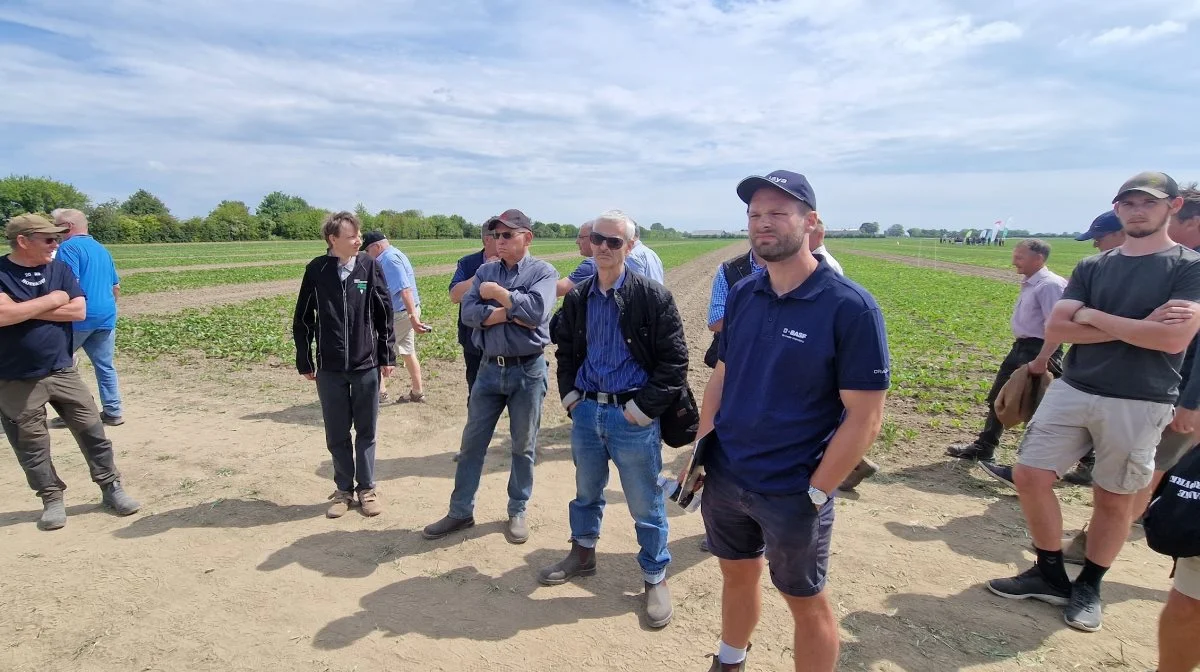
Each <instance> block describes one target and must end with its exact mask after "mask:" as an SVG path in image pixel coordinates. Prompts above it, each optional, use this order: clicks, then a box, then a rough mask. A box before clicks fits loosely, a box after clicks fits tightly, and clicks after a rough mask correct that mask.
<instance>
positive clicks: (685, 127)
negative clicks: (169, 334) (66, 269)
mask: <svg viewBox="0 0 1200 672" xmlns="http://www.w3.org/2000/svg"><path fill="white" fill-rule="evenodd" d="M1147 1H1148V2H1151V1H1154V2H1157V0H1147ZM960 4H963V5H965V3H960ZM450 5H452V6H450ZM1088 6H1089V5H1086V4H1081V5H1080V6H1079V7H1077V8H1075V9H1074V10H1073V12H1072V16H1071V19H1072V20H1071V21H1070V22H1069V25H1070V26H1071V30H1080V29H1083V30H1086V29H1088V28H1089V27H1090V28H1091V29H1092V30H1093V31H1095V30H1098V28H1096V27H1093V26H1099V25H1112V23H1111V22H1110V21H1109V18H1110V17H1108V16H1107V15H1105V16H1102V17H1097V19H1096V21H1094V22H1091V23H1089V22H1088V21H1087V20H1086V19H1087V17H1088V14H1087V12H1088V9H1087V7H1088ZM1097 11H1100V10H1097ZM1163 11H1166V10H1165V9H1164V10H1163ZM1054 15H1055V14H1054V12H1052V11H1050V10H1048V9H1046V8H1045V7H1043V6H1041V5H1037V4H1032V3H1031V4H1029V5H1028V6H1023V7H1022V9H1021V10H1020V11H1018V12H1013V13H1011V14H1009V15H1004V14H1002V13H998V12H997V11H996V10H989V13H988V14H986V15H982V14H972V13H970V12H968V11H967V9H966V7H964V6H955V4H954V3H950V2H943V1H941V0H913V2H910V3H903V4H893V3H885V2H881V1H879V0H851V1H847V2H827V1H818V0H755V1H749V0H659V1H656V2H652V1H651V0H639V1H637V2H634V3H632V4H630V3H596V2H583V0H563V1H561V2H549V1H547V0H544V1H541V2H534V1H533V0H530V1H529V2H522V3H503V4H498V3H485V2H482V0H479V1H477V2H456V3H449V4H448V5H447V6H441V5H433V4H430V3H418V2H415V1H410V2H397V3H375V2H366V1H365V0H361V1H356V2H353V3H342V2H337V1H336V0H303V2H284V1H283V0H276V1H269V0H262V1H260V2H257V3H250V4H248V5H247V4H245V3H241V2H237V3H235V2H233V1H232V0H217V1H214V2H212V3H206V4H205V6H204V8H203V9H198V8H193V7H191V6H188V5H179V4H177V3H157V2H148V1H147V0H109V1H108V2H103V3H101V2H99V1H81V2H78V3H74V4H73V5H72V7H71V8H70V10H69V11H68V10H66V9H61V10H55V9H54V8H53V6H46V5H45V4H44V3H36V4H35V3H33V2H26V3H23V4H22V3H9V4H5V5H3V6H0V81H4V82H5V83H6V87H5V88H6V95H5V96H3V97H0V119H3V121H0V135H3V136H4V137H6V138H9V140H7V141H6V142H4V143H0V160H3V163H4V164H5V165H6V166H10V167H11V168H10V169H11V170H15V171H17V172H32V173H38V174H52V175H55V176H59V177H62V178H64V179H70V180H72V181H74V182H75V183H76V184H77V186H79V187H81V188H83V189H84V190H86V191H88V192H89V193H92V194H93V195H94V196H96V197H97V198H104V197H108V196H117V197H122V198H123V197H124V196H126V195H127V194H128V193H130V192H132V191H133V190H135V189H137V188H139V187H143V186H145V187H147V188H150V189H151V190H152V191H154V192H155V193H156V194H158V195H159V196H161V197H162V198H163V199H164V200H166V201H167V202H168V204H170V205H171V206H172V207H173V208H174V209H175V210H176V211H178V212H180V213H181V214H203V213H204V212H205V211H207V210H208V209H209V208H211V207H212V206H213V205H215V204H216V203H217V202H218V201H220V200H223V199H225V198H237V199H243V200H246V201H247V202H248V203H250V205H252V206H253V205H254V204H256V203H257V202H258V200H259V199H260V198H261V197H262V195H263V194H266V193H268V192H270V191H273V190H276V189H281V190H284V191H288V192H292V193H297V194H299V195H302V196H304V197H305V198H306V199H308V200H309V201H310V202H313V203H316V204H320V205H323V206H327V207H350V206H352V205H353V204H354V203H356V202H359V201H362V202H363V203H365V204H366V205H367V206H368V207H370V208H372V209H381V208H393V209H406V208H409V207H415V208H420V209H424V210H426V211H431V212H432V211H448V212H458V213H461V214H463V215H464V216H467V217H468V218H473V219H482V218H483V217H484V216H486V215H488V214H491V213H494V212H496V211H497V209H498V208H501V207H510V206H512V205H516V206H519V207H522V208H524V209H527V211H528V212H530V214H531V215H533V216H535V217H537V218H539V219H543V220H557V221H575V220H582V219H585V218H587V217H589V216H590V215H592V214H594V212H596V211H599V210H601V209H605V208H608V207H622V208H625V209H627V210H630V211H631V212H636V213H638V214H636V215H635V216H638V218H639V219H642V220H646V221H663V222H664V223H669V224H672V225H676V226H682V227H686V228H714V227H721V226H727V225H728V226H740V224H741V222H740V217H741V208H740V203H739V202H738V201H736V198H735V197H733V196H732V185H733V184H734V183H736V181H737V179H738V178H740V177H741V176H743V175H745V174H747V173H749V172H765V171H768V170H771V169H773V168H777V167H785V166H786V167H792V168H796V169H801V170H804V171H806V172H808V173H809V174H810V175H811V176H812V177H813V181H814V183H815V184H817V185H818V197H819V198H820V197H821V193H820V192H821V189H830V190H831V191H830V193H831V194H835V196H833V197H831V198H828V199H822V202H823V205H822V209H823V210H826V209H827V208H828V207H836V208H838V211H835V212H823V215H824V216H826V218H827V219H831V220H838V219H841V218H842V217H846V218H849V219H854V218H860V217H861V218H862V219H868V220H876V219H877V220H880V221H883V219H885V218H886V217H885V215H884V214H883V213H885V212H888V211H892V210H896V209H897V208H898V207H899V206H898V205H897V204H896V203H895V202H893V201H892V200H891V198H892V197H891V195H890V194H889V196H888V198H882V197H877V196H876V194H882V193H885V192H886V191H887V190H886V189H882V188H878V187H877V186H876V185H884V184H897V185H900V184H912V183H911V182H908V181H906V180H907V178H906V177H905V176H909V175H911V176H919V178H920V179H919V180H917V181H918V182H919V183H922V184H924V183H928V182H929V181H930V180H931V179H933V176H936V175H954V176H957V175H966V176H968V177H966V178H964V179H965V180H966V181H967V182H971V184H973V185H974V186H968V185H966V184H965V183H963V184H964V186H963V187H962V193H971V194H975V201H974V202H975V203H976V206H977V209H978V211H979V213H980V214H979V216H981V217H991V218H992V219H994V217H995V215H993V214H986V215H985V214H983V213H984V212H991V210H993V209H995V205H996V204H1002V203H1004V202H1005V201H1006V200H1007V199H1008V198H1010V197H1011V196H1010V195H1008V194H1004V193H999V192H992V191H991V190H990V189H989V187H988V183H989V180H991V177H992V176H995V175H1002V176H1003V177H1004V179H1009V178H1012V179H1013V180H1015V183H1019V182H1020V179H1019V178H1020V175H1022V174H1034V172H1037V171H1042V173H1043V174H1044V173H1051V172H1063V173H1064V174H1067V173H1071V171H1077V170H1079V169H1080V168H1081V167H1083V166H1088V167H1095V166H1101V165H1104V164H1106V163H1112V162H1113V161H1114V160H1113V158H1112V157H1113V156H1114V155H1121V158H1120V161H1119V162H1118V165H1115V166H1113V167H1112V169H1111V171H1108V172H1105V171H1101V172H1103V173H1104V175H1106V179H1105V182H1106V183H1107V182H1111V181H1113V180H1116V181H1117V182H1119V181H1120V179H1123V177H1124V176H1125V174H1126V173H1133V172H1137V170H1140V169H1142V168H1143V167H1146V166H1163V165H1171V161H1169V160H1167V159H1169V158H1171V157H1172V156H1173V155H1167V154H1160V155H1144V156H1143V155H1137V156H1126V155H1123V153H1122V152H1123V150H1122V147H1123V144H1122V143H1123V141H1124V139H1125V138H1126V137H1132V136H1134V135H1136V132H1137V131H1136V128H1137V127H1135V126H1133V125H1132V124H1131V120H1139V119H1141V118H1142V116H1143V115H1142V112H1141V109H1140V107H1141V106H1143V105H1153V104H1154V97H1153V95H1150V97H1142V98H1141V99H1139V100H1137V101H1130V100H1128V99H1127V98H1126V96H1125V95H1124V94H1123V93H1120V92H1116V91H1110V90H1109V89H1108V88H1107V86H1098V85H1097V84H1096V83H1094V82H1092V81H1090V80H1089V79H1088V78H1087V77H1086V76H1084V74H1080V73H1074V72H1071V71H1069V70H1068V69H1064V68H1051V67H1046V66H1044V65H1043V64H1042V63H1043V61H1041V60H1040V58H1039V56H1038V55H1039V54H1045V53H1046V52H1050V53H1052V52H1053V50H1054V48H1055V45H1056V44H1058V42H1059V41H1060V40H1061V35H1058V34H1048V33H1050V32H1052V31H1048V30H1047V28H1046V26H1048V25H1051V24H1050V20H1051V19H1052V18H1053V17H1054ZM281 17H286V19H284V18H281ZM4 21H8V22H12V23H10V24H5V23H3V22H4ZM13 24H20V26H27V27H26V28H22V27H20V26H16V25H13ZM1065 25H1068V24H1064V26H1065ZM34 29H37V30H41V31H49V33H52V34H45V33H37V34H30V35H27V36H26V39H21V31H26V32H27V33H28V32H30V31H32V30H34ZM1164 56H1165V55H1164V54H1156V57H1164ZM63 92H75V93H73V94H72V95H70V96H67V98H68V99H69V100H71V101H73V102H75V104H64V103H62V102H60V101H61V100H62V99H63ZM78 92H83V93H82V94H79V93H78ZM1150 93H1151V94H1152V93H1153V92H1150ZM1168 121H1169V120H1168ZM1164 123H1167V122H1164ZM1179 123H1180V124H1182V123H1183V122H1182V121H1180V122H1179ZM1167 125H1168V126H1169V123H1167ZM1143 146H1144V143H1139V144H1138V145H1137V147H1138V151H1144V150H1141V149H1140V148H1141V147H1143ZM1194 150H1195V147H1194V146H1191V147H1189V146H1187V145H1186V144H1185V143H1181V144H1177V145H1174V146H1170V147H1168V148H1166V149H1163V151H1177V152H1179V153H1181V154H1183V155H1189V154H1190V155H1191V156H1194V155H1195V154H1196V152H1195V151H1194ZM1125 161H1140V163H1138V165H1136V166H1129V165H1125V164H1124V162H1125ZM1175 165H1178V162H1176V163H1175ZM1071 174H1073V173H1071ZM1014 176H1015V177H1014ZM955 179H957V177H956V178H955ZM972 181H973V182H972ZM820 185H829V186H828V187H822V186H820ZM853 190H857V191H858V193H859V195H858V196H855V197H852V198H843V197H839V196H836V194H839V193H848V192H849V191H853ZM825 204H828V205H825ZM1085 209H1086V210H1087V211H1089V212H1090V210H1091V209H1093V207H1092V205H1091V204H1089V205H1088V206H1087V208H1085ZM872 211H874V212H875V213H876V214H875V215H874V216H872V215H871V212H872ZM651 213H652V214H651ZM959 216H963V217H966V216H967V215H966V212H965V211H964V212H963V213H958V214H954V215H953V216H952V215H951V214H949V213H947V212H945V211H944V210H943V209H941V208H937V207H934V208H932V209H931V211H930V212H929V213H928V215H927V216H926V217H924V218H923V220H922V221H921V222H914V223H913V224H911V225H936V224H938V223H939V222H942V221H943V220H944V222H943V223H946V225H950V221H949V220H951V219H952V217H953V218H957V217H959ZM731 219H732V220H733V221H732V222H731V221H730V220H731ZM1051 219H1054V218H1051ZM860 221H861V220H860ZM989 221H990V220H989ZM1089 221H1090V220H1089Z"/></svg>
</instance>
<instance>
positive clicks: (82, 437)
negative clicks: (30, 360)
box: [0, 368, 121, 497]
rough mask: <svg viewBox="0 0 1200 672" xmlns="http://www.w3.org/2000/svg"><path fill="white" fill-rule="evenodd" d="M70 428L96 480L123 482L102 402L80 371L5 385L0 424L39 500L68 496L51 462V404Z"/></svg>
mask: <svg viewBox="0 0 1200 672" xmlns="http://www.w3.org/2000/svg"><path fill="white" fill-rule="evenodd" d="M47 403H48V404H50V405H51V406H53V407H54V410H55V411H57V412H58V415H59V417H60V418H62V419H63V421H64V422H66V423H67V427H69V428H70V430H71V434H72V435H74V437H75V442H76V443H77V444H79V449H80V450H81V451H82V452H83V458H84V460H86V461H87V465H88V470H89V471H90V472H91V474H92V480H93V481H95V482H96V483H97V484H99V485H107V484H109V483H112V482H113V481H115V480H117V479H119V478H120V477H121V475H120V473H119V472H117V467H116V465H115V463H114V462H113V449H112V442H111V441H109V440H108V437H107V436H105V434H104V423H102V422H101V421H100V412H99V411H98V410H96V401H95V400H94V399H92V394H91V392H89V391H88V389H87V386H85V385H84V384H83V379H82V378H80V377H79V372H78V371H76V370H75V369H74V368H69V369H60V370H58V371H54V372H52V373H51V374H50V375H48V376H46V377H44V378H33V379H29V380H0V416H2V417H0V424H3V426H4V434H5V435H6V436H7V437H8V442H9V443H10V444H11V445H12V447H13V451H14V452H15V453H16V455H17V462H18V463H19V464H20V465H21V469H23V470H24V471H25V480H27V481H28V482H29V487H30V488H32V489H33V490H34V492H36V493H37V494H38V496H39V497H44V496H46V495H50V494H51V493H56V492H62V491H63V490H65V489H66V487H67V485H66V483H63V481H62V479H60V478H59V477H58V473H57V472H56V471H55V470H54V462H53V461H52V460H51V459H50V432H49V430H48V429H47V428H46V404H47Z"/></svg>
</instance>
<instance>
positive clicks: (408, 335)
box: [393, 306, 421, 357]
mask: <svg viewBox="0 0 1200 672" xmlns="http://www.w3.org/2000/svg"><path fill="white" fill-rule="evenodd" d="M414 312H415V313H416V316H417V319H418V320H419V319H421V307H420V306H417V309H416V311H414ZM393 326H394V327H395V330H396V356H397V357H403V356H404V355H415V354H416V353H417V335H416V333H415V332H414V331H413V326H412V320H410V319H408V311H407V310H401V311H398V312H397V313H396V316H395V322H393Z"/></svg>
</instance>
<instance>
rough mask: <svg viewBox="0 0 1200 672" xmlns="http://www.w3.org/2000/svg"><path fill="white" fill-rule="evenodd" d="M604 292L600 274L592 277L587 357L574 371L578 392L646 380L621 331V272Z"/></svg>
mask: <svg viewBox="0 0 1200 672" xmlns="http://www.w3.org/2000/svg"><path fill="white" fill-rule="evenodd" d="M628 272H629V271H628V269H626V270H623V271H621V277H619V278H617V282H616V283H615V284H614V285H613V288H612V289H610V290H608V291H607V292H603V291H601V290H600V278H599V277H598V276H597V277H596V278H594V279H593V280H592V288H591V290H590V291H589V292H588V298H587V359H585V360H584V362H583V366H581V367H579V372H578V373H576V374H575V389H577V390H579V391H581V392H608V393H618V392H629V391H630V390H636V389H638V388H640V387H642V386H643V385H645V384H646V381H647V380H649V379H650V374H648V373H646V371H645V369H643V368H642V367H641V366H638V363H637V361H636V360H634V359H633V355H631V354H629V346H627V345H626V344H625V336H624V335H623V334H622V333H621V311H620V309H619V308H618V307H617V299H616V297H615V294H616V290H617V289H620V287H621V286H622V285H624V284H625V274H626V273H628Z"/></svg>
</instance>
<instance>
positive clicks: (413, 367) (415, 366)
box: [403, 353, 425, 394]
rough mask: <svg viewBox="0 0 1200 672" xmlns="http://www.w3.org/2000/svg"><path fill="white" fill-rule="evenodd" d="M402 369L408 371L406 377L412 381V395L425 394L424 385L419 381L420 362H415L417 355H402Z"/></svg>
mask: <svg viewBox="0 0 1200 672" xmlns="http://www.w3.org/2000/svg"><path fill="white" fill-rule="evenodd" d="M403 359H404V368H405V369H408V377H409V379H410V380H412V391H413V393H414V394H423V393H424V392H425V383H424V382H422V380H421V362H419V361H417V355H416V354H415V353H414V354H411V355H404V356H403Z"/></svg>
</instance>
